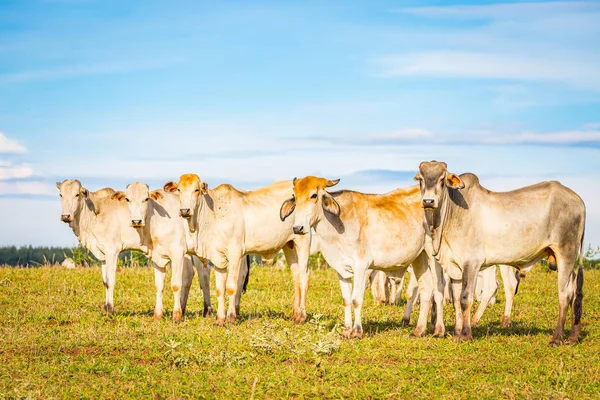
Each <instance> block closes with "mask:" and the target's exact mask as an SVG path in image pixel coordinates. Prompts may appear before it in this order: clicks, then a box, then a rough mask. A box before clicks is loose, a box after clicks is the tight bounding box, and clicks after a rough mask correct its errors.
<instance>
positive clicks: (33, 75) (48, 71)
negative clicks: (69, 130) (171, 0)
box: [0, 59, 183, 83]
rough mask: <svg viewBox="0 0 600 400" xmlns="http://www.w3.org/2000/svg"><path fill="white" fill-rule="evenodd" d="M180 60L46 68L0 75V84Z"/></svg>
mask: <svg viewBox="0 0 600 400" xmlns="http://www.w3.org/2000/svg"><path fill="white" fill-rule="evenodd" d="M182 61H183V60H182V59H173V60H161V61H158V60H150V61H147V62H136V63H104V64H102V63H99V64H89V65H67V66H58V67H48V68H43V69H36V70H24V71H18V72H5V73H2V74H0V83H23V82H30V81H38V80H49V79H62V78H70V77H75V76H95V75H108V74H123V73H129V72H135V71H144V70H151V69H158V68H163V67H168V66H170V65H174V64H179V63H181V62H182Z"/></svg>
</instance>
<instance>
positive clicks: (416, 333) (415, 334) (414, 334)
mask: <svg viewBox="0 0 600 400" xmlns="http://www.w3.org/2000/svg"><path fill="white" fill-rule="evenodd" d="M423 333H424V332H423V331H421V330H416V329H415V330H414V331H412V332H411V333H410V335H408V336H409V337H411V338H420V337H421V336H423Z"/></svg>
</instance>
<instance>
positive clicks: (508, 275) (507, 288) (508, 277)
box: [500, 265, 519, 328]
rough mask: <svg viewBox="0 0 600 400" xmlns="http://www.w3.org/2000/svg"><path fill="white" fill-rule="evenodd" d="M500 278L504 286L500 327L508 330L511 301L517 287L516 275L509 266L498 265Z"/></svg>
mask: <svg viewBox="0 0 600 400" xmlns="http://www.w3.org/2000/svg"><path fill="white" fill-rule="evenodd" d="M500 276H502V283H503V284H504V298H505V300H504V316H503V317H502V327H503V328H508V327H509V325H510V314H511V313H512V306H513V300H514V298H515V294H517V286H518V285H519V278H518V273H515V269H514V268H513V267H511V266H509V265H500Z"/></svg>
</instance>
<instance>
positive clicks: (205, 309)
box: [202, 306, 213, 318]
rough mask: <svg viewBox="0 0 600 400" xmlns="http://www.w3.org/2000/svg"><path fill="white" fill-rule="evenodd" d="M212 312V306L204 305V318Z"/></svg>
mask: <svg viewBox="0 0 600 400" xmlns="http://www.w3.org/2000/svg"><path fill="white" fill-rule="evenodd" d="M212 312H213V310H212V307H210V306H208V307H206V306H205V307H204V312H203V313H202V316H203V317H204V318H206V317H208V316H209V315H212Z"/></svg>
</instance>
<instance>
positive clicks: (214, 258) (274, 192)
mask: <svg viewBox="0 0 600 400" xmlns="http://www.w3.org/2000/svg"><path fill="white" fill-rule="evenodd" d="M164 190H165V191H166V192H176V193H178V194H179V201H180V205H179V207H180V210H179V215H180V216H181V217H182V218H184V219H187V221H188V225H189V230H190V232H191V233H192V234H193V235H194V237H195V240H196V242H195V245H196V251H195V253H196V254H197V255H198V256H199V257H200V258H201V259H202V260H206V261H210V262H212V263H213V264H214V266H215V268H214V270H215V275H216V292H217V298H218V307H217V318H216V319H217V321H216V324H217V325H224V324H225V323H231V322H234V321H235V320H236V316H237V315H238V313H239V310H236V309H235V306H234V304H233V303H232V302H231V301H230V303H229V307H228V309H227V314H225V291H227V294H228V295H229V297H230V299H231V298H233V297H234V296H235V295H236V293H237V292H238V290H239V285H238V276H239V273H240V262H241V260H242V259H243V256H244V255H246V254H249V253H255V254H259V255H261V256H264V257H265V258H267V259H270V258H274V257H275V255H276V254H277V252H278V251H279V250H282V249H283V252H284V254H285V258H286V260H287V263H288V265H289V266H290V269H291V271H292V279H293V281H294V304H293V314H292V319H293V320H294V321H295V322H296V323H303V322H305V321H306V293H307V291H308V276H309V271H308V257H309V251H310V241H311V236H310V235H298V234H295V233H294V232H293V231H292V223H291V222H284V221H281V220H279V218H278V215H277V211H278V210H279V207H280V205H281V203H282V202H283V201H284V200H285V199H286V198H287V196H288V195H289V192H290V191H291V190H292V182H291V181H281V182H276V183H273V184H271V185H270V186H267V187H263V188H260V189H257V190H253V191H249V192H245V191H241V190H238V189H236V188H234V187H233V186H231V185H228V184H223V185H219V186H217V187H215V188H214V189H209V188H208V185H207V183H206V182H203V181H202V180H201V179H200V177H199V176H198V175H196V174H184V175H181V177H180V178H179V182H177V183H175V182H167V183H166V184H165V185H164Z"/></svg>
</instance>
